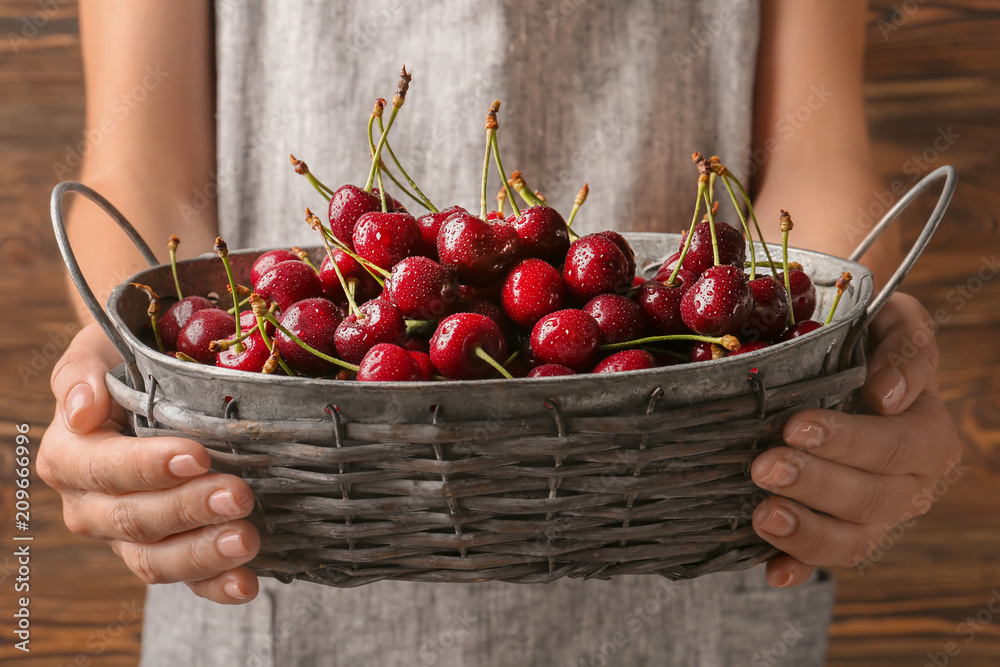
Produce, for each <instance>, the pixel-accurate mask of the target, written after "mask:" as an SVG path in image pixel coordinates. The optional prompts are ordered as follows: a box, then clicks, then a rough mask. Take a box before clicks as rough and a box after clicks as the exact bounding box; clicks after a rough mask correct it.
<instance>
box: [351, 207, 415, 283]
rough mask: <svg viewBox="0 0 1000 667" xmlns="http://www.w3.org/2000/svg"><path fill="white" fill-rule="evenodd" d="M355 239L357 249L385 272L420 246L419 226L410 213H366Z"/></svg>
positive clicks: (356, 226) (360, 221)
mask: <svg viewBox="0 0 1000 667" xmlns="http://www.w3.org/2000/svg"><path fill="white" fill-rule="evenodd" d="M353 238H354V250H355V251H356V252H357V253H358V254H359V255H360V256H361V257H363V258H365V259H367V260H368V261H369V262H371V263H372V264H375V265H377V266H380V267H382V268H383V269H385V270H386V271H388V270H389V269H391V268H392V267H393V266H395V265H396V264H397V263H398V262H399V261H401V260H402V259H403V258H405V257H409V256H410V255H412V254H413V253H414V252H415V251H416V250H418V249H419V248H420V228H419V227H417V221H416V220H415V219H414V218H413V216H412V215H410V214H409V213H382V212H381V211H379V212H376V213H365V214H364V215H362V216H361V217H360V218H358V222H357V224H356V225H355V226H354V236H353Z"/></svg>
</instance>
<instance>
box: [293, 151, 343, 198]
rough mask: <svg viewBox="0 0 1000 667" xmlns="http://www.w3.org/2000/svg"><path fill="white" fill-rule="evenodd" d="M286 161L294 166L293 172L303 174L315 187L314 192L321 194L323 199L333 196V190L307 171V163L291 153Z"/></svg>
mask: <svg viewBox="0 0 1000 667" xmlns="http://www.w3.org/2000/svg"><path fill="white" fill-rule="evenodd" d="M288 161H289V162H291V163H292V166H293V167H295V173H296V174H300V175H302V176H305V177H306V180H307V181H309V183H310V184H311V185H312V186H313V187H314V188H316V192H318V193H320V194H321V195H323V198H324V199H326V200H327V201H329V200H330V198H332V197H333V190H331V189H330V188H328V187H327V186H326V185H324V184H323V183H321V182H320V180H319V179H318V178H316V177H315V176H313V174H312V172H311V171H309V165H307V164H306V163H305V162H303V161H302V160H300V159H298V158H297V157H295V156H294V155H291V154H290V155H289V156H288Z"/></svg>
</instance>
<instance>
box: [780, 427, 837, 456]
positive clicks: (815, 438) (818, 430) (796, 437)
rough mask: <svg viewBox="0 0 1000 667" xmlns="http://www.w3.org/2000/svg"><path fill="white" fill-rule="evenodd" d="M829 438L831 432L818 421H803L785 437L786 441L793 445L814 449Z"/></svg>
mask: <svg viewBox="0 0 1000 667" xmlns="http://www.w3.org/2000/svg"><path fill="white" fill-rule="evenodd" d="M829 439H830V433H829V432H828V431H827V430H826V429H825V428H823V427H822V426H820V425H819V424H817V423H816V422H803V423H802V424H801V425H800V426H799V427H798V428H796V429H795V430H794V431H792V432H791V433H790V434H789V436H788V437H787V438H785V442H786V443H788V444H789V445H792V446H793V447H801V448H803V449H807V450H812V449H816V448H818V447H819V446H820V445H822V444H823V443H824V442H826V441H827V440H829Z"/></svg>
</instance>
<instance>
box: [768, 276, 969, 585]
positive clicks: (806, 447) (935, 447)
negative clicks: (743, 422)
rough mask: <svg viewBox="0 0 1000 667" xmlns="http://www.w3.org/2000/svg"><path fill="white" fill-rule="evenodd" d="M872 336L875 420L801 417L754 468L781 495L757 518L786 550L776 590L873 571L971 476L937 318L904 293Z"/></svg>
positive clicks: (818, 413)
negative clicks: (941, 374)
mask: <svg viewBox="0 0 1000 667" xmlns="http://www.w3.org/2000/svg"><path fill="white" fill-rule="evenodd" d="M869 331H870V334H871V337H872V344H873V345H874V353H873V355H872V359H871V364H870V365H869V367H868V377H867V379H866V381H865V385H864V387H863V388H862V394H863V396H864V398H865V402H866V403H867V404H868V406H869V407H870V408H871V410H872V411H873V412H875V413H876V414H875V415H850V414H844V413H841V412H837V411H833V410H804V411H802V412H799V413H798V414H796V415H794V416H793V417H792V418H791V419H790V420H789V421H788V423H787V424H786V425H785V429H784V439H785V442H786V443H787V444H788V445H789V446H787V447H776V448H774V449H769V450H768V451H766V452H764V453H763V454H761V455H760V456H758V457H757V459H756V460H755V461H754V462H753V465H752V467H751V474H752V476H753V480H754V482H755V483H756V484H757V485H758V486H760V487H761V488H763V489H766V490H768V491H771V492H773V493H774V494H776V495H775V496H771V497H768V498H767V499H765V500H764V501H763V502H761V503H760V504H759V505H758V506H757V508H756V509H755V510H754V514H753V525H754V529H755V530H756V531H757V534H758V535H760V536H761V538H763V539H765V540H767V541H768V542H770V543H771V544H773V545H774V546H776V547H778V548H779V549H781V550H782V551H783V552H784V553H782V554H779V555H778V556H775V557H773V558H771V559H770V560H769V561H768V563H767V580H768V582H769V583H770V584H771V585H772V586H778V587H785V586H797V585H799V584H802V583H804V582H805V581H806V580H807V579H808V578H809V576H810V575H811V574H812V573H813V570H815V569H816V566H833V565H837V566H841V567H857V568H859V569H860V568H863V567H866V566H867V565H869V564H871V563H872V562H874V560H876V558H875V555H876V553H875V552H877V551H880V550H881V551H884V550H886V549H887V548H890V547H891V545H892V544H894V543H895V542H896V541H898V539H899V538H900V537H901V531H902V530H904V529H905V528H908V527H909V526H911V525H912V524H913V521H914V519H915V518H916V517H918V516H920V515H922V514H924V513H926V512H927V511H928V510H929V509H930V507H931V504H932V503H933V502H935V501H936V500H937V499H938V498H939V497H940V496H941V495H942V494H943V493H945V492H946V491H947V489H948V488H949V487H950V486H951V485H952V484H954V483H955V482H957V481H958V479H959V478H960V477H961V476H962V474H963V472H964V471H965V469H964V468H961V467H960V466H959V463H960V461H961V455H962V447H961V444H960V442H959V439H958V432H957V430H956V427H955V424H954V422H953V421H952V418H951V415H950V414H949V413H948V411H947V410H946V409H945V406H944V404H943V403H942V401H941V396H940V394H939V391H938V383H937V378H936V376H935V372H936V370H937V366H938V348H937V343H936V341H935V339H934V323H933V321H932V320H931V317H930V315H929V314H928V313H927V311H926V310H925V309H924V307H923V306H922V305H921V304H920V302H919V301H917V300H916V299H914V298H913V297H911V296H908V295H905V294H896V295H894V296H893V297H892V298H891V299H890V300H889V301H888V303H887V304H886V305H885V307H884V308H883V309H882V311H881V312H880V313H879V315H878V316H877V317H876V318H875V320H874V321H873V322H872V324H871V327H870V329H869Z"/></svg>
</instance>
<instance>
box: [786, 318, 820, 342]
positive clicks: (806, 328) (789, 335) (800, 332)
mask: <svg viewBox="0 0 1000 667" xmlns="http://www.w3.org/2000/svg"><path fill="white" fill-rule="evenodd" d="M821 326H823V325H822V324H820V323H819V322H816V321H814V320H802V321H801V322H796V323H795V324H793V325H792V326H791V327H789V328H788V331H786V332H785V333H784V334H782V335H781V338H779V339H778V340H779V341H782V342H783V341H786V340H792V339H793V338H798V337H799V336H805V335H806V334H807V333H809V332H810V331H816V329H819V328H820V327H821Z"/></svg>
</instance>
